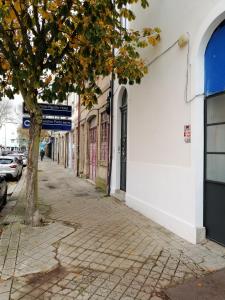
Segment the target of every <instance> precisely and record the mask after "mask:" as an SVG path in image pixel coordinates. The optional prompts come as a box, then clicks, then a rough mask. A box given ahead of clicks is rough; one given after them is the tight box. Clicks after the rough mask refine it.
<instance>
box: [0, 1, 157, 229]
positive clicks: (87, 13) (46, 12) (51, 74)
mask: <svg viewBox="0 0 225 300" xmlns="http://www.w3.org/2000/svg"><path fill="white" fill-rule="evenodd" d="M137 2H140V3H141V5H142V7H143V8H146V7H147V6H148V2H147V0H0V98H2V97H4V96H7V97H8V98H13V97H14V95H15V94H17V93H21V95H22V97H23V100H24V103H25V105H26V108H27V110H28V111H29V114H30V118H31V126H30V129H29V139H30V142H29V157H28V171H27V190H26V201H27V208H26V222H27V223H29V224H30V223H31V224H32V223H33V215H34V212H35V211H36V210H37V198H38V191H37V175H38V173H37V166H38V152H39V139H40V132H41V124H42V113H41V110H40V108H39V105H38V101H39V100H43V101H48V102H49V103H51V102H53V101H56V100H57V101H58V102H62V101H63V100H65V99H66V96H67V94H68V93H70V92H76V93H78V94H80V95H81V99H82V103H83V104H84V105H85V106H86V107H88V108H90V107H91V106H92V105H93V104H95V103H96V102H97V98H98V96H99V95H100V94H101V90H100V88H99V87H98V85H97V82H98V79H99V78H101V77H104V76H108V75H109V74H110V73H111V72H113V74H114V77H116V78H118V80H119V83H123V84H126V83H127V82H129V84H134V83H135V82H136V83H140V81H141V78H142V77H143V76H144V74H145V73H146V72H147V68H146V66H145V64H144V62H143V60H142V59H141V58H140V56H139V53H138V51H137V49H138V47H146V46H147V45H148V43H150V44H152V45H155V44H156V43H157V42H158V41H159V37H160V36H159V29H158V28H145V29H143V31H142V32H139V31H135V30H128V29H127V28H125V27H124V26H123V24H122V22H121V21H120V20H121V18H124V19H128V20H129V21H132V20H133V19H135V15H134V13H133V12H132V10H131V9H129V8H128V6H129V5H131V4H135V3H137ZM112 49H116V55H114V51H112ZM35 215H36V214H35Z"/></svg>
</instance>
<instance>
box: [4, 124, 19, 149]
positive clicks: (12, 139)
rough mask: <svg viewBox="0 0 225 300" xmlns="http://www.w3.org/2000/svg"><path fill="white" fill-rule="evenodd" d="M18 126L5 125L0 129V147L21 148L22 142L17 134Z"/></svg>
mask: <svg viewBox="0 0 225 300" xmlns="http://www.w3.org/2000/svg"><path fill="white" fill-rule="evenodd" d="M17 128H18V124H14V123H5V124H3V125H2V127H1V128H0V145H2V146H4V147H6V148H10V149H12V148H13V149H14V148H16V149H17V148H19V145H20V141H19V138H18V134H17Z"/></svg>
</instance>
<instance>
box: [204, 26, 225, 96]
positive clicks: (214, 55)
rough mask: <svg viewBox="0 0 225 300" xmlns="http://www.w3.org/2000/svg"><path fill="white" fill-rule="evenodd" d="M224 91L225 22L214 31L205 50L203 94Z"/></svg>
mask: <svg viewBox="0 0 225 300" xmlns="http://www.w3.org/2000/svg"><path fill="white" fill-rule="evenodd" d="M223 91H225V22H223V23H221V24H220V25H219V27H218V28H217V29H216V30H215V31H214V33H213V35H212V37H211V39H210V41H209V43H208V46H207V48H206V52H205V94H206V95H207V96H209V95H212V94H216V93H220V92H223Z"/></svg>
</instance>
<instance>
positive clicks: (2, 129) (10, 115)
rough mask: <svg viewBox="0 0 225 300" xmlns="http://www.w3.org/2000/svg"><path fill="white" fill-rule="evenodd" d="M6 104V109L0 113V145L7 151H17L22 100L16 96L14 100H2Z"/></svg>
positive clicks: (19, 141)
mask: <svg viewBox="0 0 225 300" xmlns="http://www.w3.org/2000/svg"><path fill="white" fill-rule="evenodd" d="M4 102H5V103H7V109H6V110H5V111H4V109H3V110H2V111H1V113H2V114H7V115H5V116H1V120H2V122H1V124H0V145H1V146H3V147H6V148H9V149H15V148H16V149H17V148H19V147H20V144H21V140H20V139H19V136H18V132H17V129H18V127H21V125H22V98H21V97H20V96H19V95H18V96H16V97H15V99H14V100H2V103H1V104H3V105H4Z"/></svg>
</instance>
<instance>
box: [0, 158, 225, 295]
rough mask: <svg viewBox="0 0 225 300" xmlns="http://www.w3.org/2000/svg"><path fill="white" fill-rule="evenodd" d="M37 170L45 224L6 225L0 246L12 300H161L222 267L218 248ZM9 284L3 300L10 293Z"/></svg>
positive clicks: (44, 165)
mask: <svg viewBox="0 0 225 300" xmlns="http://www.w3.org/2000/svg"><path fill="white" fill-rule="evenodd" d="M40 169H41V170H43V172H40V197H41V198H42V199H44V200H45V203H46V204H47V205H50V206H51V212H50V215H49V218H50V219H51V220H50V223H49V224H48V225H47V226H43V227H38V228H29V227H27V226H25V225H22V224H19V223H15V224H10V225H9V226H6V227H5V228H4V230H3V233H2V235H1V239H0V265H1V268H2V270H1V268H0V271H1V272H2V273H0V274H1V275H0V276H1V280H6V279H7V278H14V281H13V286H12V290H11V291H12V295H13V294H14V297H15V298H16V297H17V295H19V293H25V295H24V296H23V297H22V298H21V299H34V298H35V297H36V299H40V300H41V299H48V298H49V299H53V300H54V299H68V300H69V299H78V300H79V299H82V297H83V300H86V299H88V300H89V299H93V300H95V299H96V300H103V299H109V300H122V299H123V300H124V299H126V300H128V299H129V300H131V299H132V300H133V299H135V300H149V299H151V298H152V299H153V300H158V299H157V298H156V296H155V295H156V292H160V291H161V290H162V289H165V288H167V287H168V286H170V285H171V284H174V283H180V282H183V281H184V280H186V279H187V278H196V277H200V276H202V275H205V274H207V273H209V272H211V271H212V270H217V269H220V268H222V267H223V266H225V249H224V248H223V247H221V246H219V245H216V244H214V243H213V242H210V241H206V242H204V243H203V244H202V245H197V246H196V245H191V244H189V243H188V242H186V241H184V240H182V239H181V238H179V237H177V236H175V235H174V234H172V233H171V232H169V231H167V230H166V229H164V228H162V227H160V226H159V225H158V224H155V223H154V222H152V221H151V220H149V219H147V218H145V217H144V216H142V215H140V214H139V213H137V212H135V211H133V210H132V209H129V208H128V207H126V205H125V204H124V203H120V202H118V201H115V200H114V199H113V198H110V197H107V198H105V197H104V194H103V193H101V192H99V191H96V189H95V187H94V186H92V185H91V184H89V183H88V182H86V181H85V180H82V179H79V178H76V177H74V176H73V173H70V172H69V170H66V169H64V168H62V167H61V166H59V165H57V164H54V163H52V162H50V161H49V160H47V159H46V160H45V161H44V162H41V164H40ZM52 174H54V176H52ZM43 178H47V179H48V185H52V186H55V187H56V188H55V189H50V188H49V187H48V185H47V184H46V181H42V179H43ZM82 193H85V194H86V196H82V197H81V196H76V195H79V194H82ZM10 219H11V220H19V219H18V218H17V217H16V216H9V217H8V220H10ZM52 220H54V222H52V223H51V221H52ZM8 247H9V248H8ZM3 282H4V281H3ZM6 282H7V284H8V286H7V288H5V289H4V286H3V285H2V282H1V281H0V295H1V294H2V295H3V294H4V293H9V291H10V287H11V281H10V280H8V281H6ZM9 282H10V284H9ZM16 293H17V294H16ZM32 295H33V296H32ZM157 295H158V294H157ZM18 297H19V296H18ZM29 297H30V298H29ZM154 297H155V298H154ZM158 298H159V297H158ZM0 299H2V298H1V297H0ZM15 300H17V299H15Z"/></svg>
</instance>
